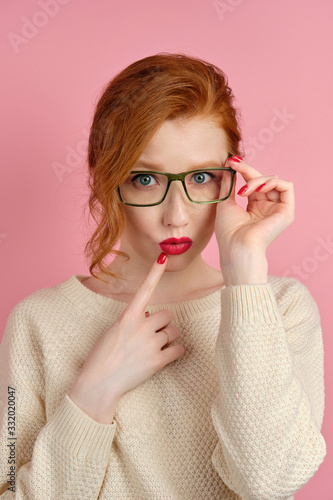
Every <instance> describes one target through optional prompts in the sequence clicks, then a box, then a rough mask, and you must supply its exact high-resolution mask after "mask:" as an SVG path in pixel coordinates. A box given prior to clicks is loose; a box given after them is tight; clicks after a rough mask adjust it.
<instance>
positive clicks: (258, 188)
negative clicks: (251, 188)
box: [256, 182, 266, 191]
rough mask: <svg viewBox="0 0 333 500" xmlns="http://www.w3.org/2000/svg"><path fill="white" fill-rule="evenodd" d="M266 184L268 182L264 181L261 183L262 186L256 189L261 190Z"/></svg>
mask: <svg viewBox="0 0 333 500" xmlns="http://www.w3.org/2000/svg"><path fill="white" fill-rule="evenodd" d="M265 184H266V182H264V183H263V184H260V186H258V187H257V189H256V191H260V189H262V188H263V187H264V185H265Z"/></svg>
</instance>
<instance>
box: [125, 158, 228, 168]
mask: <svg viewBox="0 0 333 500" xmlns="http://www.w3.org/2000/svg"><path fill="white" fill-rule="evenodd" d="M222 163H223V162H218V161H216V160H210V161H205V162H204V163H199V164H197V165H192V166H191V168H189V169H188V170H189V171H190V170H197V169H200V168H203V167H221V166H222ZM142 167H143V168H149V169H154V170H156V169H157V170H158V169H161V168H163V166H162V165H160V164H159V163H152V162H149V161H144V160H139V161H138V162H137V163H136V164H135V169H137V168H142Z"/></svg>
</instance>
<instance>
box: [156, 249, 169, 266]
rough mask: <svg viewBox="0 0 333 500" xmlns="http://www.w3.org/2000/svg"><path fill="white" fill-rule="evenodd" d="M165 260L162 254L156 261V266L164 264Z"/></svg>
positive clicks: (165, 256)
mask: <svg viewBox="0 0 333 500" xmlns="http://www.w3.org/2000/svg"><path fill="white" fill-rule="evenodd" d="M166 258H167V254H166V253H164V252H162V253H161V254H160V256H159V258H158V259H157V263H158V264H164V262H165V259H166Z"/></svg>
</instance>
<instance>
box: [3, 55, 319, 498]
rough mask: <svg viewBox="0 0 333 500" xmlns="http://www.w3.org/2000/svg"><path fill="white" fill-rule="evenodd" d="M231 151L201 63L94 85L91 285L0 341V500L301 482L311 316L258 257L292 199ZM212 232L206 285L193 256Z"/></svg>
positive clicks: (311, 308) (228, 493)
mask: <svg viewBox="0 0 333 500" xmlns="http://www.w3.org/2000/svg"><path fill="white" fill-rule="evenodd" d="M240 141H241V134H240V131H239V126H238V123H237V112H236V109H235V107H234V104H233V94H232V92H231V90H230V88H229V87H228V84H227V79H226V77H225V75H224V73H223V72H222V71H221V70H220V69H219V68H217V67H215V66H213V65H212V64H208V63H206V62H205V61H202V60H200V59H197V58H194V57H189V56H186V55H183V54H165V53H162V54H157V55H154V56H151V57H146V58H144V59H142V60H140V61H137V62H135V63H133V64H131V65H130V66H129V67H127V68H126V69H124V70H123V71H122V72H120V73H119V74H118V75H117V76H116V77H115V78H114V79H113V80H112V81H111V82H110V83H109V84H108V86H107V87H106V89H105V90H104V92H103V95H102V96H101V98H100V100H99V102H98V104H97V108H96V112H95V116H94V119H93V123H92V126H91V132H90V139H89V155H88V160H89V174H90V176H89V187H90V189H91V195H90V198H89V208H90V212H91V214H92V215H93V217H94V220H95V221H96V223H97V225H96V230H95V232H94V233H93V235H92V237H91V239H90V241H89V242H88V244H87V246H86V255H87V256H89V259H90V268H89V270H90V273H91V276H83V275H75V274H74V275H73V276H71V277H70V278H69V279H67V280H66V281H63V282H62V283H59V284H58V285H57V286H54V287H50V288H46V289H41V290H37V291H36V292H34V293H33V294H31V295H29V296H28V297H26V298H25V299H23V300H22V301H21V302H20V303H18V304H17V305H16V306H15V307H14V309H13V310H12V311H11V313H10V316H9V318H8V322H7V325H6V330H5V334H4V337H3V341H2V344H1V358H0V363H1V397H2V401H1V412H2V413H1V426H2V427H1V442H0V444H1V448H0V453H1V486H0V488H1V489H0V497H1V498H14V497H15V498H16V496H15V495H17V498H21V499H23V498H24V499H28V498H34V499H38V500H39V499H43V500H45V499H46V498H50V499H51V498H52V499H53V498H54V499H61V500H64V499H71V500H72V499H79V498H84V499H85V500H88V499H97V498H98V499H101V500H103V499H111V498H112V499H121V500H126V499H128V500H133V499H136V500H138V499H142V500H150V499H151V500H155V499H156V500H159V499H160V500H162V499H163V500H164V499H165V500H194V499H198V500H199V499H200V500H203V499H207V500H213V499H240V498H242V499H256V500H258V499H260V500H261V499H267V500H268V499H269V500H272V499H275V500H277V499H281V500H282V499H287V498H293V494H294V493H295V492H296V491H298V490H299V489H300V488H301V487H302V486H303V485H304V484H305V483H306V482H307V481H308V480H309V479H310V478H311V477H312V476H313V475H314V473H315V472H316V470H317V469H318V467H319V466H320V464H321V463H322V461H323V460H324V457H325V455H326V446H325V440H324V438H323V436H322V434H321V432H320V431H321V426H322V420H323V412H324V377H323V343H322V333H321V329H320V318H319V314H318V309H317V306H316V303H315V301H314V300H313V298H312V296H311V295H310V293H309V291H308V290H307V288H306V287H305V286H304V285H303V284H302V283H300V282H299V281H297V280H295V279H292V278H287V277H284V278H281V277H277V276H271V275H268V263H267V259H266V249H267V247H268V246H269V245H270V244H271V243H272V241H273V240H274V239H276V238H277V237H278V236H279V235H280V234H281V233H282V232H283V231H284V230H285V229H286V228H287V227H288V226H289V225H290V224H291V223H292V221H293V218H294V192H293V184H292V183H291V182H290V181H287V180H283V179H280V178H279V177H278V176H277V175H269V176H265V175H262V174H261V173H260V172H258V171H257V170H256V169H255V168H254V167H253V166H252V165H249V164H248V163H247V162H246V161H244V160H243V159H242V156H241V155H242V152H241V150H240ZM236 175H238V177H239V178H240V179H242V180H244V185H243V187H242V188H241V189H240V190H239V191H238V193H235V177H236ZM237 196H242V197H243V198H244V197H245V198H247V209H246V210H244V209H243V208H241V207H240V206H239V205H238V204H237V201H236V200H237ZM214 232H215V235H216V239H217V243H218V247H219V257H220V270H216V269H213V268H212V267H210V266H209V265H208V264H207V263H206V262H205V261H204V260H203V259H202V257H201V253H202V251H203V250H204V248H205V247H206V245H207V244H208V242H209V241H210V239H211V237H212V235H213V233H214ZM119 240H120V247H119V250H115V249H114V248H115V245H116V243H117V242H118V241H119ZM111 254H114V255H115V258H114V260H112V261H111V263H109V264H107V263H106V258H108V257H109V256H110V255H111ZM95 271H98V273H96V272H95ZM14 414H15V415H14ZM13 416H15V419H13Z"/></svg>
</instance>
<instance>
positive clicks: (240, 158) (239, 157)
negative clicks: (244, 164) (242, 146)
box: [234, 155, 243, 161]
mask: <svg viewBox="0 0 333 500" xmlns="http://www.w3.org/2000/svg"><path fill="white" fill-rule="evenodd" d="M234 158H238V159H239V160H241V161H243V158H242V157H241V156H236V155H235V156H234Z"/></svg>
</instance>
